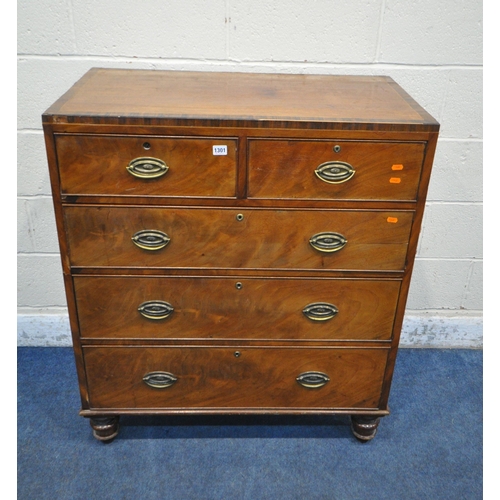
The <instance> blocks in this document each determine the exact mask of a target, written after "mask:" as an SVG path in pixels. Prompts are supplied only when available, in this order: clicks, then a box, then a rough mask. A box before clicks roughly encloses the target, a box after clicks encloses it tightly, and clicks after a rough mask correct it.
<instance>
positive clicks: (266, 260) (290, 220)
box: [65, 206, 413, 270]
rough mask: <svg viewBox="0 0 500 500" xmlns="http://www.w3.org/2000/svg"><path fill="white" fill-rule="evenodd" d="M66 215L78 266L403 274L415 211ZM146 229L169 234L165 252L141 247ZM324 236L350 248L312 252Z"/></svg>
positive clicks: (101, 210) (99, 210) (102, 210)
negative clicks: (337, 237)
mask: <svg viewBox="0 0 500 500" xmlns="http://www.w3.org/2000/svg"><path fill="white" fill-rule="evenodd" d="M238 214H242V215H243V220H241V221H238V220H237V216H238ZM65 217H66V226H67V236H68V241H69V245H70V247H71V248H72V252H71V263H72V265H73V266H77V267H78V266H119V267H123V266H125V267H127V266H132V267H134V266H135V267H145V266H147V267H174V268H175V267H186V268H205V267H216V268H253V269H270V268H276V269H280V268H281V269H294V268H296V269H365V270H382V269H384V270H403V269H404V266H405V259H406V251H407V244H408V236H409V232H410V229H411V222H412V217H413V214H412V212H398V211H393V212H375V211H360V212H355V211H337V212H336V211H322V210H310V211H298V210H256V209H252V210H250V209H242V210H234V209H228V210H222V209H220V210H219V209H208V208H205V209H203V210H199V209H195V208H191V209H187V208H186V209H184V208H183V209H177V208H171V209H170V208H135V207H134V208H132V207H129V208H124V207H112V206H111V207H106V206H103V207H66V209H65ZM389 217H391V218H395V219H397V223H391V222H388V221H387V219H388V218H389ZM146 229H155V230H159V231H162V232H164V233H166V234H167V235H168V236H169V237H170V238H171V241H170V243H169V244H168V245H167V246H166V247H165V248H163V249H161V250H158V251H147V250H142V249H141V248H138V247H136V246H135V245H134V244H133V243H132V241H131V238H132V236H133V235H134V234H135V233H136V232H137V231H141V230H146ZM324 231H334V232H338V233H341V234H342V235H344V236H345V237H346V238H347V240H348V243H347V245H346V246H345V248H343V249H342V250H340V251H338V252H334V253H322V252H319V251H317V250H315V249H314V248H312V247H311V245H310V244H309V239H310V238H311V237H312V236H313V235H314V234H317V233H321V232H324Z"/></svg>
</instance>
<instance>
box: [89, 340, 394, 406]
mask: <svg viewBox="0 0 500 500" xmlns="http://www.w3.org/2000/svg"><path fill="white" fill-rule="evenodd" d="M83 351H84V359H85V367H86V372H87V381H88V389H89V398H90V406H91V408H94V409H105V408H107V409H112V408H118V409H119V408H130V409H133V408H188V407H189V408H198V409H202V408H259V409H260V408H292V409H293V408H327V409H330V408H370V409H374V408H377V406H378V401H379V398H380V393H381V389H382V380H383V376H384V370H385V365H386V360H387V353H388V350H386V349H351V348H345V349H340V348H338V349H333V348H283V347H269V348H251V347H243V348H227V347H213V348H206V347H168V348H167V347H148V348H143V347H84V348H83ZM158 372H160V373H158ZM310 372H318V373H320V374H322V375H319V376H315V375H314V374H310ZM325 375H326V377H327V378H325V377H324V376H325ZM301 376H302V377H301ZM298 377H301V380H302V384H306V385H313V386H317V387H305V386H303V385H301V384H299V382H298V381H297V378H298ZM144 378H146V381H147V382H146V381H145V380H144ZM321 384H324V385H321Z"/></svg>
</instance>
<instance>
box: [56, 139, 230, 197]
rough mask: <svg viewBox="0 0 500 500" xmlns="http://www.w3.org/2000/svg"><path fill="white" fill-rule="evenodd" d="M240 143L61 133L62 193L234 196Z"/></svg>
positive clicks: (59, 146) (216, 140)
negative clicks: (220, 148) (219, 148)
mask: <svg viewBox="0 0 500 500" xmlns="http://www.w3.org/2000/svg"><path fill="white" fill-rule="evenodd" d="M236 144H237V141H236V140H235V139H227V138H222V139H221V138H180V137H175V138H161V137H147V136H141V137H125V136H123V137H120V136H119V137H117V136H95V135H56V148H57V161H58V165H59V174H60V179H61V190H62V192H63V193H64V194H72V195H78V194H83V195H121V196H140V195H151V196H194V197H196V196H198V197H210V198H217V197H234V196H235V190H236ZM214 146H226V154H222V155H221V154H214ZM145 147H146V148H147V149H145ZM141 159H142V160H141ZM133 160H136V161H135V162H134V163H132V165H130V166H129V164H130V162H131V161H133ZM159 162H163V163H164V165H163V164H161V163H159ZM127 167H129V168H127Z"/></svg>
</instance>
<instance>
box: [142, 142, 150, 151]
mask: <svg viewBox="0 0 500 500" xmlns="http://www.w3.org/2000/svg"><path fill="white" fill-rule="evenodd" d="M142 147H143V148H144V149H151V144H149V142H145V143H144V144H143V145H142Z"/></svg>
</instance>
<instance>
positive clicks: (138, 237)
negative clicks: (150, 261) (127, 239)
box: [132, 229, 170, 250]
mask: <svg viewBox="0 0 500 500" xmlns="http://www.w3.org/2000/svg"><path fill="white" fill-rule="evenodd" d="M132 241H133V242H134V245H137V246H138V247H139V248H142V249H143V250H160V249H161V248H163V247H166V246H167V245H168V244H169V242H170V238H169V236H168V235H167V234H166V233H164V232H163V231H157V230H156V229H144V230H143V231H137V233H135V234H134V236H132Z"/></svg>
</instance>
